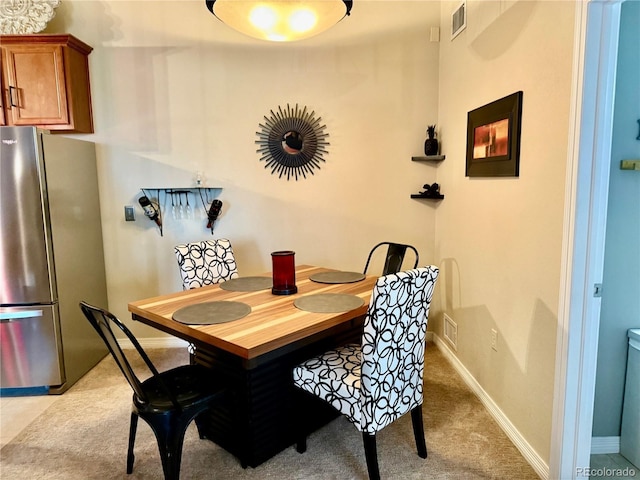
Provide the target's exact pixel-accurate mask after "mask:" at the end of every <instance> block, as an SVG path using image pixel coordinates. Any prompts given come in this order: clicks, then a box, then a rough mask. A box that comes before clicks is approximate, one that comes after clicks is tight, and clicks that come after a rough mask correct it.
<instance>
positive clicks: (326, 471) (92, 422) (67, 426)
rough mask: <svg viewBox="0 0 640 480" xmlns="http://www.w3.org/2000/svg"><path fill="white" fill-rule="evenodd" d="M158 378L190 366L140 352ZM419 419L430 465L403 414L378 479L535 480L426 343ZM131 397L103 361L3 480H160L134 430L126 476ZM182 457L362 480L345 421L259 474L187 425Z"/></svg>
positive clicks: (50, 412)
mask: <svg viewBox="0 0 640 480" xmlns="http://www.w3.org/2000/svg"><path fill="white" fill-rule="evenodd" d="M148 353H149V354H150V357H151V359H152V360H153V361H154V362H155V363H156V365H157V367H158V368H159V369H160V370H166V369H168V368H171V367H174V366H177V365H180V364H185V363H188V354H187V352H186V351H185V350H182V349H157V350H150V351H149V352H148ZM425 379H426V380H425V402H424V405H423V414H424V422H425V436H426V441H427V449H428V452H429V456H428V458H427V459H426V460H423V459H421V458H420V457H418V455H417V453H416V449H415V443H414V439H413V430H412V428H411V416H410V415H405V416H404V417H403V418H401V419H400V420H398V421H396V422H395V423H393V424H392V425H390V426H388V427H387V428H385V429H384V430H382V431H381V432H380V433H379V434H378V461H379V463H380V473H381V476H382V478H383V479H394V480H395V479H398V480H400V479H402V480H404V479H427V478H429V479H456V480H457V479H469V480H473V479H518V480H526V479H537V478H538V476H537V475H536V473H535V472H534V470H533V469H532V468H531V466H530V465H529V464H528V463H527V462H526V461H525V460H524V458H523V457H522V455H521V454H520V453H519V452H518V450H517V449H516V448H515V447H514V446H513V444H512V443H511V442H510V441H509V439H508V438H507V437H506V435H505V434H504V433H503V432H502V430H501V429H500V427H499V426H498V425H497V424H496V422H495V421H494V420H493V419H492V418H491V417H490V415H489V414H488V413H487V411H486V410H485V409H484V407H483V406H482V404H481V403H480V402H479V400H478V399H477V398H476V397H475V395H474V394H473V393H472V392H471V391H470V390H469V389H468V388H467V386H466V385H465V384H464V383H463V381H462V380H461V379H460V377H459V376H458V374H457V373H456V372H455V371H454V370H453V368H452V367H451V366H450V365H449V363H448V362H447V360H446V359H445V358H444V357H443V355H442V354H441V353H440V352H439V351H438V348H437V347H436V346H435V345H433V344H431V343H430V344H429V345H428V348H427V363H426V371H425ZM131 395H132V392H131V389H130V387H129V385H128V384H127V383H126V381H125V379H124V377H123V376H122V374H121V373H120V371H119V370H118V369H117V367H116V365H115V363H114V362H113V360H112V359H111V357H110V356H109V357H107V358H105V359H104V360H103V361H102V362H100V363H99V364H98V365H97V366H96V367H95V368H94V369H93V370H92V371H91V372H89V373H88V374H87V375H86V376H85V377H83V378H82V379H81V380H80V381H79V382H78V383H77V384H76V385H74V386H73V387H72V388H71V389H70V390H69V391H67V392H66V393H65V394H64V395H62V397H61V398H60V400H59V401H57V402H55V403H54V404H53V405H52V406H51V407H49V408H48V409H47V410H46V411H45V412H44V413H43V414H42V415H40V416H39V417H38V418H37V419H35V420H34V421H33V422H32V423H31V424H30V425H29V426H28V427H27V428H26V429H25V430H24V431H22V432H21V433H20V434H19V435H18V436H17V437H16V438H15V439H14V440H13V441H11V442H10V443H8V444H7V445H6V446H5V447H4V448H2V450H0V477H1V478H2V480H18V479H19V480H25V479H29V480H35V479H47V480H49V479H51V480H55V479H60V480H62V479H64V480H75V479H78V480H91V479H96V480H105V479H124V478H127V479H131V480H137V479H162V478H163V476H162V467H161V464H160V457H159V454H158V450H157V444H156V441H155V438H154V437H153V433H152V432H151V430H150V428H149V427H148V426H147V425H146V424H145V423H144V422H143V421H141V422H139V426H138V435H137V439H136V449H135V453H136V462H135V465H134V470H133V473H132V474H131V475H127V474H126V451H127V436H128V430H129V415H130V411H131V410H130V408H131ZM183 452H184V453H183V457H182V469H181V478H182V480H189V479H204V478H211V479H220V480H229V479H233V480H236V479H269V478H274V479H292V480H298V479H299V480H302V479H305V480H307V479H317V480H329V479H336V480H348V479H354V480H355V479H367V468H366V463H365V459H364V450H363V446H362V437H361V435H360V433H359V432H358V431H357V430H356V429H355V427H353V426H352V425H351V424H350V423H349V422H348V421H346V420H345V419H344V418H338V419H336V420H334V421H333V422H331V423H330V424H329V425H327V426H325V427H324V428H322V429H321V430H318V431H317V432H315V433H314V434H312V435H311V436H310V437H309V438H308V440H307V452H306V453H304V454H299V453H297V452H296V451H295V448H294V447H293V446H292V447H290V448H287V449H285V450H284V451H282V452H281V453H280V454H278V455H276V456H275V457H273V458H272V459H270V460H269V461H267V462H266V463H264V464H262V465H260V466H259V467H258V468H255V469H252V468H247V469H242V467H241V466H240V464H239V463H238V461H237V460H236V459H235V458H234V457H233V456H232V455H230V454H229V453H227V452H226V451H225V450H223V449H221V448H220V447H218V446H217V445H215V444H214V443H212V442H210V441H208V440H200V439H199V437H198V434H197V431H196V428H195V424H192V425H191V426H190V427H189V429H188V430H187V434H186V437H185V443H184V450H183Z"/></svg>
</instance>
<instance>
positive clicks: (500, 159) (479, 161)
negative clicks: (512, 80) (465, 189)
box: [465, 91, 523, 177]
mask: <svg viewBox="0 0 640 480" xmlns="http://www.w3.org/2000/svg"><path fill="white" fill-rule="evenodd" d="M522 97H523V93H522V92H521V91H519V92H515V93H512V94H511V95H507V96H506V97H504V98H501V99H499V100H496V101H495V102H491V103H488V104H487V105H484V106H482V107H480V108H476V109H475V110H472V111H470V112H469V113H468V115H467V168H466V171H465V175H466V176H467V177H517V176H519V175H520V129H521V124H522Z"/></svg>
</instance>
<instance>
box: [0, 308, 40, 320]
mask: <svg viewBox="0 0 640 480" xmlns="http://www.w3.org/2000/svg"><path fill="white" fill-rule="evenodd" d="M41 316H42V310H23V311H21V312H0V322H2V323H5V322H10V321H12V320H20V319H21V318H32V317H41Z"/></svg>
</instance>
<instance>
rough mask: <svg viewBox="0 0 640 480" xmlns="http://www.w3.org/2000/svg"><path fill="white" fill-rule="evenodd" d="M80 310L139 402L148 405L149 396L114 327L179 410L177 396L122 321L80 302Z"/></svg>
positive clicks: (104, 311) (100, 309) (106, 312)
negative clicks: (130, 345) (102, 342)
mask: <svg viewBox="0 0 640 480" xmlns="http://www.w3.org/2000/svg"><path fill="white" fill-rule="evenodd" d="M80 309H81V310H82V313H84V316H85V317H87V320H89V323H91V325H92V326H93V328H95V329H96V331H97V332H98V334H99V335H100V337H101V338H102V340H103V341H104V343H105V344H106V345H107V347H108V348H109V352H111V355H112V356H113V358H114V360H115V361H116V364H117V365H118V367H120V370H121V371H122V373H123V374H124V376H125V377H126V379H127V381H128V382H129V385H131V388H132V389H133V391H134V392H135V394H136V397H137V398H138V399H139V401H140V402H141V403H148V401H149V399H148V398H147V394H146V393H145V391H144V389H143V388H142V382H140V379H139V378H138V376H137V375H136V373H135V371H134V369H133V368H132V366H131V363H130V358H131V357H132V356H131V355H130V356H129V357H127V356H126V355H125V354H124V352H123V351H122V348H121V347H120V344H119V343H118V340H117V338H116V336H115V334H114V331H113V327H114V326H115V327H117V328H118V329H120V331H121V332H123V333H124V334H125V335H126V337H127V339H128V340H130V341H131V343H132V344H133V346H134V347H135V351H136V352H137V354H138V355H139V356H140V358H141V359H142V360H143V362H144V364H145V365H146V367H147V368H148V369H149V372H150V373H151V374H152V375H153V376H154V377H156V381H157V384H158V386H159V388H161V389H162V390H163V391H164V393H165V394H166V395H167V397H168V398H170V399H171V401H172V402H173V404H174V406H175V407H176V408H179V405H178V403H177V401H176V399H175V396H174V395H173V394H172V393H171V391H170V390H169V389H168V388H167V386H166V385H165V384H164V382H163V381H162V378H161V377H160V375H159V373H158V370H157V369H156V367H155V366H154V365H153V363H151V360H149V357H148V356H147V354H146V353H145V351H144V350H143V349H142V347H141V346H140V343H139V342H138V340H136V338H135V337H134V336H133V334H132V333H131V331H130V330H129V329H128V328H127V327H126V326H125V325H124V324H123V323H122V322H121V321H120V320H118V319H117V318H116V317H115V315H113V314H112V313H110V312H108V311H106V310H103V309H102V308H99V307H95V306H93V305H89V304H88V303H86V302H80Z"/></svg>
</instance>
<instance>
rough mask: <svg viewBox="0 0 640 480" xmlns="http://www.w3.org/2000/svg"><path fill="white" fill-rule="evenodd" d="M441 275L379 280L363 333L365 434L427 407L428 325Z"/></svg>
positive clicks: (406, 274) (411, 273) (429, 272)
mask: <svg viewBox="0 0 640 480" xmlns="http://www.w3.org/2000/svg"><path fill="white" fill-rule="evenodd" d="M438 273H439V270H438V268H437V267H435V266H433V265H431V266H429V267H423V268H417V269H412V270H407V271H403V272H398V273H394V274H389V275H386V276H384V277H380V278H378V280H377V282H376V284H375V286H374V288H373V293H372V295H371V302H370V304H369V309H368V310H367V315H366V318H365V322H364V328H363V333H362V364H361V383H360V395H361V398H360V402H361V411H362V416H361V420H360V421H361V426H362V431H363V432H367V433H375V432H377V431H379V430H381V429H382V428H384V427H385V426H387V425H389V424H390V423H391V422H393V421H394V420H396V419H397V418H399V417H400V416H402V415H404V414H405V413H407V412H408V411H410V410H411V409H412V408H414V407H417V406H418V405H421V404H422V399H423V387H422V382H423V374H424V353H425V347H426V332H427V319H428V316H429V306H430V304H431V297H432V296H433V289H434V287H435V284H436V280H437V278H438Z"/></svg>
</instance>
